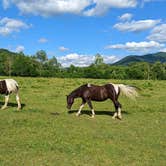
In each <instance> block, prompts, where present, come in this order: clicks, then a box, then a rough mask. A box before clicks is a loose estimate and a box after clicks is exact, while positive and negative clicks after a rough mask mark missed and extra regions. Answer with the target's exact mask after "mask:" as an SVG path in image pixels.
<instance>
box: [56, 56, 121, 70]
mask: <svg viewBox="0 0 166 166" xmlns="http://www.w3.org/2000/svg"><path fill="white" fill-rule="evenodd" d="M103 58H104V62H105V63H114V62H116V61H118V60H119V59H118V58H117V57H116V56H106V55H103ZM57 59H58V61H59V62H60V63H61V64H62V66H64V67H69V66H70V65H71V64H73V65H74V66H80V67H85V66H89V65H90V64H92V63H93V62H94V60H95V56H92V55H83V54H77V53H72V54H67V55H65V56H61V57H57Z"/></svg>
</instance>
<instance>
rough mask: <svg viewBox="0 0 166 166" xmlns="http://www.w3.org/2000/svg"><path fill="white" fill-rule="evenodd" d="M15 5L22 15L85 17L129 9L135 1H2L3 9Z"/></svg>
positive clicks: (135, 3)
mask: <svg viewBox="0 0 166 166" xmlns="http://www.w3.org/2000/svg"><path fill="white" fill-rule="evenodd" d="M12 4H14V5H16V6H17V8H18V9H19V10H20V11H21V13H23V14H34V15H42V16H52V15H57V14H63V13H72V14H82V15H86V16H94V15H101V14H103V13H105V12H107V11H108V10H109V8H129V7H135V6H136V5H137V0H47V1H45V0H33V1H32V0H30V1H25V0H3V7H4V8H5V9H7V8H8V7H10V5H12Z"/></svg>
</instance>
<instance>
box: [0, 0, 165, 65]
mask: <svg viewBox="0 0 166 166" xmlns="http://www.w3.org/2000/svg"><path fill="white" fill-rule="evenodd" d="M165 11H166V0H45V1H44V0H33V1H31V0H2V1H1V2H0V48H6V49H9V50H11V51H15V52H19V51H23V52H24V53H25V54H26V55H34V54H35V53H36V52H37V51H39V50H45V51H46V53H47V55H48V57H49V58H51V57H52V56H56V57H57V59H58V61H59V62H60V63H61V64H62V65H63V66H70V65H71V64H74V65H76V66H87V65H89V64H91V63H92V62H93V61H94V55H95V54H96V53H100V54H101V55H102V56H103V57H104V61H105V62H106V63H113V62H115V61H117V60H119V59H121V58H123V57H125V56H127V55H134V54H136V55H143V54H147V53H153V52H158V51H166V12H165Z"/></svg>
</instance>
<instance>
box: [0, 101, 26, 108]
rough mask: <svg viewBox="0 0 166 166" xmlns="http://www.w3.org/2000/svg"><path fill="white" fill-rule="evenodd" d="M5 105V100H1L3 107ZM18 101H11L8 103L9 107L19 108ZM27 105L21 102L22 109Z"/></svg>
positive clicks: (0, 104) (0, 105) (0, 103)
mask: <svg viewBox="0 0 166 166" xmlns="http://www.w3.org/2000/svg"><path fill="white" fill-rule="evenodd" d="M3 105H4V102H2V101H1V102H0V107H2V106H3ZM17 106H18V105H17V103H11V102H9V103H8V104H7V107H8V108H9V107H16V108H17ZM25 106H26V104H24V103H21V109H23V108H24V107H25Z"/></svg>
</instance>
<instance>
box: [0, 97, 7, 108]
mask: <svg viewBox="0 0 166 166" xmlns="http://www.w3.org/2000/svg"><path fill="white" fill-rule="evenodd" d="M8 101H9V95H6V96H5V104H4V105H3V106H2V108H1V109H2V110H3V109H5V108H6V107H7V104H8Z"/></svg>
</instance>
